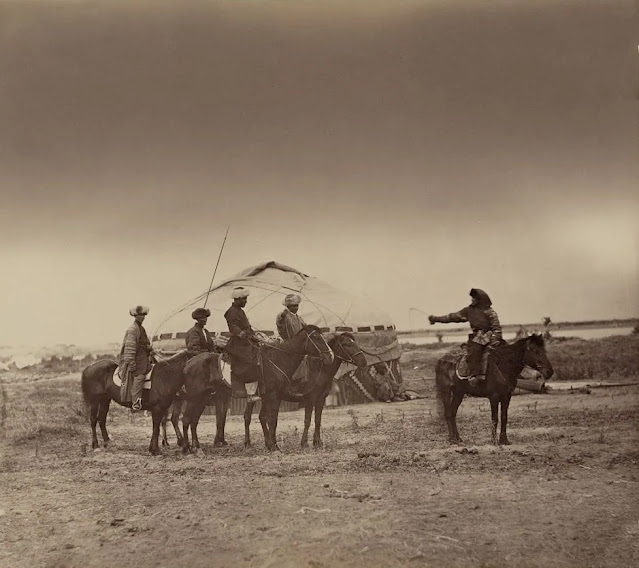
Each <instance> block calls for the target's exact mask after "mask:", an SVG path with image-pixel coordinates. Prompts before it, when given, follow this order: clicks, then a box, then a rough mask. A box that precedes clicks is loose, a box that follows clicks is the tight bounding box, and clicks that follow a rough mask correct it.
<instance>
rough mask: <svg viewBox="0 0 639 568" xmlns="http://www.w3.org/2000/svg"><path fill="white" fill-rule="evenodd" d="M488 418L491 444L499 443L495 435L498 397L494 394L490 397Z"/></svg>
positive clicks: (497, 418)
mask: <svg viewBox="0 0 639 568" xmlns="http://www.w3.org/2000/svg"><path fill="white" fill-rule="evenodd" d="M490 419H491V425H492V429H493V444H499V438H498V437H497V422H498V420H499V398H497V397H495V396H491V397H490Z"/></svg>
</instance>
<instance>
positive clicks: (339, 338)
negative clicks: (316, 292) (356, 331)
mask: <svg viewBox="0 0 639 568" xmlns="http://www.w3.org/2000/svg"><path fill="white" fill-rule="evenodd" d="M328 346H329V347H330V348H331V349H332V350H333V355H334V356H335V357H334V359H333V362H332V363H330V364H328V365H325V364H324V363H323V362H322V361H318V360H317V359H311V361H310V362H309V370H308V375H307V376H308V378H305V379H301V380H300V381H296V382H297V383H298V384H297V385H295V386H296V387H298V388H300V389H301V390H302V391H303V393H301V394H296V393H292V392H287V393H286V395H285V396H284V398H283V400H286V401H287V402H302V401H303V402H304V410H305V414H304V432H303V433H302V440H301V445H302V448H306V447H308V430H309V428H310V426H311V416H312V414H313V409H315V432H314V434H313V447H314V448H321V447H322V439H321V435H320V431H321V427H322V411H323V410H324V404H325V403H326V397H327V396H328V394H329V392H330V390H331V387H332V385H333V378H334V377H335V374H336V373H337V371H338V369H339V367H340V365H341V364H342V363H343V362H346V363H352V364H353V365H356V366H357V367H365V366H366V365H367V361H366V357H365V356H364V352H363V351H362V349H361V347H360V346H359V345H358V344H357V342H356V341H355V338H354V337H353V335H352V334H350V333H348V332H346V333H342V334H340V335H335V336H334V337H333V338H332V339H331V340H330V341H328ZM255 404H256V401H250V402H248V403H247V404H246V409H245V410H244V446H245V447H249V446H250V445H251V434H250V431H249V427H250V425H251V415H252V414H253V408H254V407H255Z"/></svg>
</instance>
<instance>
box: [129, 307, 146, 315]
mask: <svg viewBox="0 0 639 568" xmlns="http://www.w3.org/2000/svg"><path fill="white" fill-rule="evenodd" d="M129 313H130V314H131V315H132V316H133V317H135V316H145V315H147V314H148V313H149V308H147V307H146V306H135V307H134V308H131V309H130V310H129Z"/></svg>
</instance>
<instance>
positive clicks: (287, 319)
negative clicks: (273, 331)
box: [275, 294, 306, 339]
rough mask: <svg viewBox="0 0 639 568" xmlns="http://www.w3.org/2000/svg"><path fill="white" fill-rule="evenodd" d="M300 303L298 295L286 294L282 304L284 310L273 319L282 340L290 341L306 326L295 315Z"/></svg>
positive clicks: (300, 299)
mask: <svg viewBox="0 0 639 568" xmlns="http://www.w3.org/2000/svg"><path fill="white" fill-rule="evenodd" d="M301 301H302V298H301V296H300V295H299V294H288V295H287V296H286V297H285V298H284V301H283V302H282V304H284V306H286V308H285V309H284V310H283V311H282V312H280V313H279V314H277V317H276V318H275V326H276V327H277V332H278V333H279V334H280V337H281V338H282V339H290V338H291V337H293V336H294V335H297V333H298V332H299V330H300V329H302V328H303V327H304V326H305V325H306V323H304V320H303V319H302V318H301V317H300V316H299V315H297V311H298V310H299V308H300V302H301Z"/></svg>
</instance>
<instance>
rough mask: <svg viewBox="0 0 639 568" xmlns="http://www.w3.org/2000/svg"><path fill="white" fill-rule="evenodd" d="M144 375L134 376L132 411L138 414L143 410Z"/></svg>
mask: <svg viewBox="0 0 639 568" xmlns="http://www.w3.org/2000/svg"><path fill="white" fill-rule="evenodd" d="M144 378H145V377H144V375H134V376H133V384H132V385H131V401H132V402H133V404H132V405H131V410H132V411H133V412H138V411H139V410H142V390H143V389H144Z"/></svg>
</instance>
